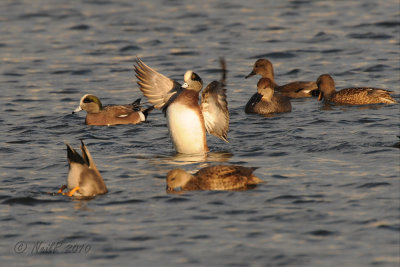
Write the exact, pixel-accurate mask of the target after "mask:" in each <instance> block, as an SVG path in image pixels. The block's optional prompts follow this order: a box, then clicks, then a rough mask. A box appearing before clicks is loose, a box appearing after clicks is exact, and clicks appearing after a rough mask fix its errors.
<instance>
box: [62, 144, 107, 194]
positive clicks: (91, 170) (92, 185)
mask: <svg viewBox="0 0 400 267" xmlns="http://www.w3.org/2000/svg"><path fill="white" fill-rule="evenodd" d="M66 146H67V157H68V163H69V173H68V179H67V183H68V185H63V186H62V187H61V188H60V190H59V191H58V193H61V194H63V195H66V196H69V197H72V196H76V197H94V196H96V195H101V194H105V193H107V192H108V190H107V187H106V185H105V184H104V181H103V178H102V177H101V174H100V172H99V170H98V169H97V167H96V164H95V163H94V161H93V158H92V156H91V154H90V152H89V149H87V147H86V146H85V144H84V143H83V141H82V140H81V150H82V156H81V155H79V153H77V152H76V151H75V149H73V148H72V147H71V146H70V145H69V144H67V143H66ZM66 188H68V189H69V191H68V192H63V191H64V189H66Z"/></svg>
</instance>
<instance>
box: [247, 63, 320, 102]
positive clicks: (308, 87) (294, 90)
mask: <svg viewBox="0 0 400 267" xmlns="http://www.w3.org/2000/svg"><path fill="white" fill-rule="evenodd" d="M256 74H259V75H261V76H262V77H263V78H268V79H270V80H271V81H272V88H274V90H275V91H278V92H280V93H281V94H282V95H285V96H287V97H290V98H302V97H311V96H316V95H317V92H316V91H317V90H318V87H317V84H316V83H315V82H312V81H311V82H309V81H307V82H304V81H295V82H291V83H288V84H285V85H281V86H279V85H277V84H276V83H275V75H274V67H273V66H272V63H271V62H270V61H269V60H268V59H263V58H261V59H258V60H257V61H256V62H255V63H254V66H253V70H252V71H251V72H250V73H249V75H247V76H246V77H245V78H246V79H247V78H249V77H251V76H254V75H256Z"/></svg>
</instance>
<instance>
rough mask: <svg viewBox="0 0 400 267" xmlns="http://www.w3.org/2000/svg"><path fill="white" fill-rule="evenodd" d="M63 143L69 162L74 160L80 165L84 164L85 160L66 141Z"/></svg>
mask: <svg viewBox="0 0 400 267" xmlns="http://www.w3.org/2000/svg"><path fill="white" fill-rule="evenodd" d="M65 145H66V146H67V157H68V161H69V162H76V163H79V164H82V165H83V164H85V160H84V159H83V158H82V157H81V155H79V154H78V153H77V152H76V151H75V149H73V148H72V147H71V146H70V145H69V144H67V143H65Z"/></svg>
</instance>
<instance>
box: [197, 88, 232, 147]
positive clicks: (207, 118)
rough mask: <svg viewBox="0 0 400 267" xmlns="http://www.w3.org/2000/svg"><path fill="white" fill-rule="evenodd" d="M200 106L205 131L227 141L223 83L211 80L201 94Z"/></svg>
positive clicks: (226, 115)
mask: <svg viewBox="0 0 400 267" xmlns="http://www.w3.org/2000/svg"><path fill="white" fill-rule="evenodd" d="M200 107H201V111H202V113H203V117H204V124H205V126H206V129H207V132H209V133H210V134H212V135H215V136H216V137H218V138H221V139H222V140H224V141H225V142H227V143H229V141H228V140H227V133H228V130H229V111H228V102H227V101H226V89H225V87H224V84H223V83H221V82H217V81H213V82H211V83H210V84H209V85H208V86H207V87H206V89H204V90H203V92H202V94H201V106H200Z"/></svg>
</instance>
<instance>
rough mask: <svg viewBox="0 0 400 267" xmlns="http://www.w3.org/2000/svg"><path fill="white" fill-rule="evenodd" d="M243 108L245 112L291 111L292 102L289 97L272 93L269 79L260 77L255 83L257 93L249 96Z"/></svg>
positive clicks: (263, 113) (262, 113)
mask: <svg viewBox="0 0 400 267" xmlns="http://www.w3.org/2000/svg"><path fill="white" fill-rule="evenodd" d="M244 110H245V112H246V113H257V114H261V115H267V114H271V113H280V112H290V111H292V104H291V103H290V99H289V97H287V96H283V95H281V94H280V93H274V90H273V89H272V81H271V80H270V79H268V78H261V79H260V80H259V81H258V83H257V93H255V94H254V95H253V96H252V97H251V98H250V100H249V102H247V104H246V107H245V109H244Z"/></svg>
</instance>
